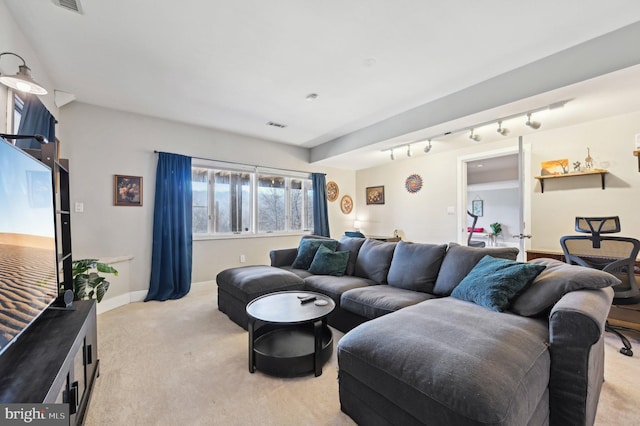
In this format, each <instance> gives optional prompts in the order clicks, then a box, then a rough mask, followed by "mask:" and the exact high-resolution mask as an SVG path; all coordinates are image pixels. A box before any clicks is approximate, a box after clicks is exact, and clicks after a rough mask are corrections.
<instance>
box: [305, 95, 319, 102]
mask: <svg viewBox="0 0 640 426" xmlns="http://www.w3.org/2000/svg"><path fill="white" fill-rule="evenodd" d="M305 99H306V100H307V102H313V101H315V100H316V99H318V94H317V93H309V94H308V95H307V97H306V98H305Z"/></svg>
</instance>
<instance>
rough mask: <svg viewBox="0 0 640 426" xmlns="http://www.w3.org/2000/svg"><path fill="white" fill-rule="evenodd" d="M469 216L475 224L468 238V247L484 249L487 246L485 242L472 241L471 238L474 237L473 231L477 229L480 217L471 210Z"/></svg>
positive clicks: (468, 212) (472, 225)
mask: <svg viewBox="0 0 640 426" xmlns="http://www.w3.org/2000/svg"><path fill="white" fill-rule="evenodd" d="M467 214H468V215H469V216H471V217H472V218H473V223H472V224H471V229H470V231H469V236H468V237H467V245H468V246H469V247H484V246H485V245H486V244H485V242H484V241H478V240H475V241H472V240H471V238H472V237H473V230H474V229H476V223H477V222H478V215H475V214H473V213H471V212H470V211H469V210H467Z"/></svg>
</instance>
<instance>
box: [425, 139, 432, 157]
mask: <svg viewBox="0 0 640 426" xmlns="http://www.w3.org/2000/svg"><path fill="white" fill-rule="evenodd" d="M431 148H432V146H431V139H429V145H427V146H425V147H424V153H425V154H428V153H429V151H431Z"/></svg>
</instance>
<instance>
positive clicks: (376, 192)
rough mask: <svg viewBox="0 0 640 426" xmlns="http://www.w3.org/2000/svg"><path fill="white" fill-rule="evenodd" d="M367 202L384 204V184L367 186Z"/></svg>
mask: <svg viewBox="0 0 640 426" xmlns="http://www.w3.org/2000/svg"><path fill="white" fill-rule="evenodd" d="M366 196H367V204H384V186H370V187H368V188H367V194H366Z"/></svg>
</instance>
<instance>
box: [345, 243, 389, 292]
mask: <svg viewBox="0 0 640 426" xmlns="http://www.w3.org/2000/svg"><path fill="white" fill-rule="evenodd" d="M396 244H397V243H389V242H385V241H378V240H372V239H369V238H367V239H366V240H365V242H364V243H363V244H362V247H360V252H358V259H357V260H356V270H355V273H354V275H356V276H358V277H362V278H369V279H371V280H373V281H375V282H376V283H377V284H386V282H387V274H388V273H389V267H390V266H391V259H392V258H393V251H394V249H395V248H396Z"/></svg>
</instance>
